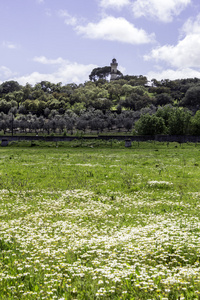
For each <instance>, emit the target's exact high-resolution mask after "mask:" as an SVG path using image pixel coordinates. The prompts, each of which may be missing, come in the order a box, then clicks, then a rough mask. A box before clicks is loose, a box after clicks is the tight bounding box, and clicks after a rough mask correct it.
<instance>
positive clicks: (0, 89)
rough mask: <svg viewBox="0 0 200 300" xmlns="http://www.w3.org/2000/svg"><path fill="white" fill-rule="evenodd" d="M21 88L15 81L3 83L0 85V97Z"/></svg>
mask: <svg viewBox="0 0 200 300" xmlns="http://www.w3.org/2000/svg"><path fill="white" fill-rule="evenodd" d="M21 88H22V87H21V86H20V85H19V83H18V82H17V81H14V80H11V81H5V82H3V83H2V84H1V85H0V95H3V94H8V93H13V92H15V91H19V90H20V89H21Z"/></svg>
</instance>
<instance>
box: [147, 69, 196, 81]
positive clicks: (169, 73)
mask: <svg viewBox="0 0 200 300" xmlns="http://www.w3.org/2000/svg"><path fill="white" fill-rule="evenodd" d="M146 76H147V78H148V80H151V79H154V78H156V79H157V80H162V79H170V80H176V79H184V78H200V71H197V70H194V69H191V68H183V69H177V70H172V69H166V70H162V71H159V72H152V71H151V72H148V73H147V74H146Z"/></svg>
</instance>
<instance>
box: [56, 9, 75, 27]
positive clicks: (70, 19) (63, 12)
mask: <svg viewBox="0 0 200 300" xmlns="http://www.w3.org/2000/svg"><path fill="white" fill-rule="evenodd" d="M58 16H59V17H61V18H64V19H65V21H64V22H65V24H66V25H71V26H75V25H76V24H77V18H76V17H74V16H72V15H70V14H69V13H68V11H66V10H59V12H58Z"/></svg>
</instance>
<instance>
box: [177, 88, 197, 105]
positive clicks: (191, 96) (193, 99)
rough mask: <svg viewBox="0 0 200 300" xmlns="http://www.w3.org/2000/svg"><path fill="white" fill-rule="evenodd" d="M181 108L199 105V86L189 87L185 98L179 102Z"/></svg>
mask: <svg viewBox="0 0 200 300" xmlns="http://www.w3.org/2000/svg"><path fill="white" fill-rule="evenodd" d="M181 104H182V105H183V106H197V107H199V105H200V85H198V86H194V87H191V88H189V89H188V90H187V92H186V94H185V97H184V98H183V100H182V101H181Z"/></svg>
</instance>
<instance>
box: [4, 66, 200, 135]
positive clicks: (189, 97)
mask: <svg viewBox="0 0 200 300" xmlns="http://www.w3.org/2000/svg"><path fill="white" fill-rule="evenodd" d="M104 71H108V70H104ZM199 104H200V79H198V78H189V79H179V80H172V81H171V80H161V81H157V80H156V79H152V80H151V82H148V80H147V78H146V77H145V76H142V75H140V76H128V75H127V76H123V75H120V74H119V77H118V78H117V79H116V80H113V81H112V82H109V81H107V80H106V79H105V78H104V77H103V76H102V75H101V74H100V70H99V69H97V70H96V69H94V70H93V71H92V73H91V74H90V80H89V81H87V82H85V83H83V84H79V85H77V84H74V83H71V84H67V85H62V83H57V84H54V83H51V82H49V81H41V82H40V83H37V84H35V85H34V86H32V85H30V84H28V83H27V84H26V85H25V86H21V85H20V84H19V83H18V82H16V81H6V82H3V83H2V84H1V85H0V130H1V131H3V132H4V133H5V134H6V132H8V131H11V129H12V131H13V130H14V132H22V133H27V132H36V133H38V132H42V133H47V134H50V133H60V134H63V133H70V134H71V133H74V131H77V130H78V131H82V132H83V133H84V132H92V131H95V132H97V133H100V132H107V131H118V132H120V131H128V132H130V131H132V132H133V133H134V134H195V135H200V110H199Z"/></svg>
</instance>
